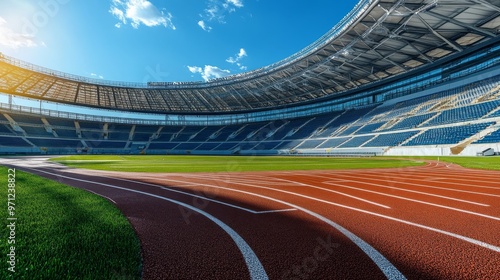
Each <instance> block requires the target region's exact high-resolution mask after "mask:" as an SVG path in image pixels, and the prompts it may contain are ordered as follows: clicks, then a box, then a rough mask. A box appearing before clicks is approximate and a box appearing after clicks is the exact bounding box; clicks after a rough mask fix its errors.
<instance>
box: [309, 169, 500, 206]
mask: <svg viewBox="0 0 500 280" xmlns="http://www.w3.org/2000/svg"><path fill="white" fill-rule="evenodd" d="M301 175H302V176H312V174H301ZM314 177H318V178H319V177H321V178H328V179H329V180H330V181H331V182H352V180H349V179H340V180H339V179H338V178H333V177H324V176H314ZM395 177H397V176H395ZM365 178H368V179H370V180H374V181H379V182H387V183H398V184H403V185H410V186H417V187H422V188H429V189H438V190H446V191H451V192H462V193H471V194H477V195H482V196H491V197H500V195H496V194H491V193H482V192H475V191H466V190H458V189H451V188H444V187H437V186H429V185H422V184H415V183H409V182H404V181H402V182H401V181H396V180H387V179H382V178H380V176H375V177H373V176H372V177H365ZM412 179H415V178H412ZM443 179H444V178H443ZM426 181H430V180H426ZM445 183H448V182H445ZM448 184H454V185H464V186H471V185H468V184H459V183H448ZM475 203H477V202H472V204H475ZM481 204H482V203H479V205H480V206H490V205H488V204H482V205H481Z"/></svg>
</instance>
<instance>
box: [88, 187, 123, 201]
mask: <svg viewBox="0 0 500 280" xmlns="http://www.w3.org/2000/svg"><path fill="white" fill-rule="evenodd" d="M85 190H86V191H88V192H91V193H93V194H95V195H98V196H100V197H103V198H105V199H107V200H109V201H111V202H113V204H117V203H116V201H114V200H113V199H112V198H111V197H107V196H105V195H103V194H100V193H96V192H95V191H91V190H87V189H85Z"/></svg>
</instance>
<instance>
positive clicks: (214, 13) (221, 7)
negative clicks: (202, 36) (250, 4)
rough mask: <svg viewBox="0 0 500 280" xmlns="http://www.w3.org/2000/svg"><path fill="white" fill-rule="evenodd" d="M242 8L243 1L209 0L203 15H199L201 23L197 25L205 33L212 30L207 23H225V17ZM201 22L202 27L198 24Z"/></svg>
mask: <svg viewBox="0 0 500 280" xmlns="http://www.w3.org/2000/svg"><path fill="white" fill-rule="evenodd" d="M242 7H243V0H210V1H209V4H208V7H207V8H206V9H205V11H204V14H201V15H200V17H201V18H202V20H201V21H199V22H198V25H199V26H200V27H201V28H202V29H203V30H205V31H210V30H211V29H212V28H211V27H208V25H207V23H208V22H213V21H215V22H218V23H221V24H225V23H226V15H227V14H229V13H233V12H235V11H236V9H237V8H242ZM200 22H203V25H201V24H200Z"/></svg>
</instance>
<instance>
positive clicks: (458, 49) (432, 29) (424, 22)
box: [417, 15, 463, 52]
mask: <svg viewBox="0 0 500 280" xmlns="http://www.w3.org/2000/svg"><path fill="white" fill-rule="evenodd" d="M417 17H418V18H419V19H420V21H421V22H422V23H423V24H424V25H425V26H426V27H427V28H428V29H429V30H430V31H431V32H432V34H434V35H435V36H436V37H438V38H439V39H441V40H443V42H445V43H446V44H448V45H449V46H450V47H452V48H453V49H455V50H456V51H459V52H461V51H462V50H463V49H462V47H460V46H459V45H457V44H455V43H453V42H451V41H450V40H448V39H446V38H445V37H444V36H442V35H441V34H439V32H437V31H436V30H434V28H432V26H430V25H429V23H428V22H427V21H425V20H424V19H423V18H422V17H421V16H420V15H417Z"/></svg>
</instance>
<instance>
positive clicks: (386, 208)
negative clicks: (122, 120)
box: [2, 158, 500, 279]
mask: <svg viewBox="0 0 500 280" xmlns="http://www.w3.org/2000/svg"><path fill="white" fill-rule="evenodd" d="M2 163H3V164H6V165H9V166H15V167H16V168H19V169H23V170H26V171H28V172H31V173H34V174H38V175H41V176H44V177H48V178H50V179H53V180H58V181H60V182H62V183H65V184H68V185H72V186H75V187H79V188H83V189H87V190H89V191H92V192H95V193H97V194H99V195H101V196H104V197H106V198H108V199H109V200H110V201H112V202H113V203H115V204H116V205H117V207H118V208H120V209H121V210H122V211H123V213H124V214H125V215H126V216H127V218H128V219H129V220H130V222H131V223H132V225H133V226H134V228H135V230H136V232H137V234H138V236H139V238H140V240H141V244H142V250H143V252H142V254H143V260H144V263H143V278H144V279H267V278H269V279H405V278H408V279H497V277H498V275H500V199H499V198H500V184H499V183H498V178H499V177H498V176H499V175H500V172H494V171H479V170H469V169H465V168H461V167H459V166H456V165H451V164H445V163H439V162H430V163H428V164H427V165H426V166H422V167H412V168H400V169H380V170H376V169H371V170H339V171H307V172H245V173H213V174H208V173H205V174H202V173H196V174H149V173H148V174H144V173H119V172H102V171H89V170H77V169H70V168H66V167H63V166H61V165H58V164H54V163H49V162H46V161H45V159H44V158H28V159H27V158H22V159H13V158H10V159H2Z"/></svg>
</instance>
